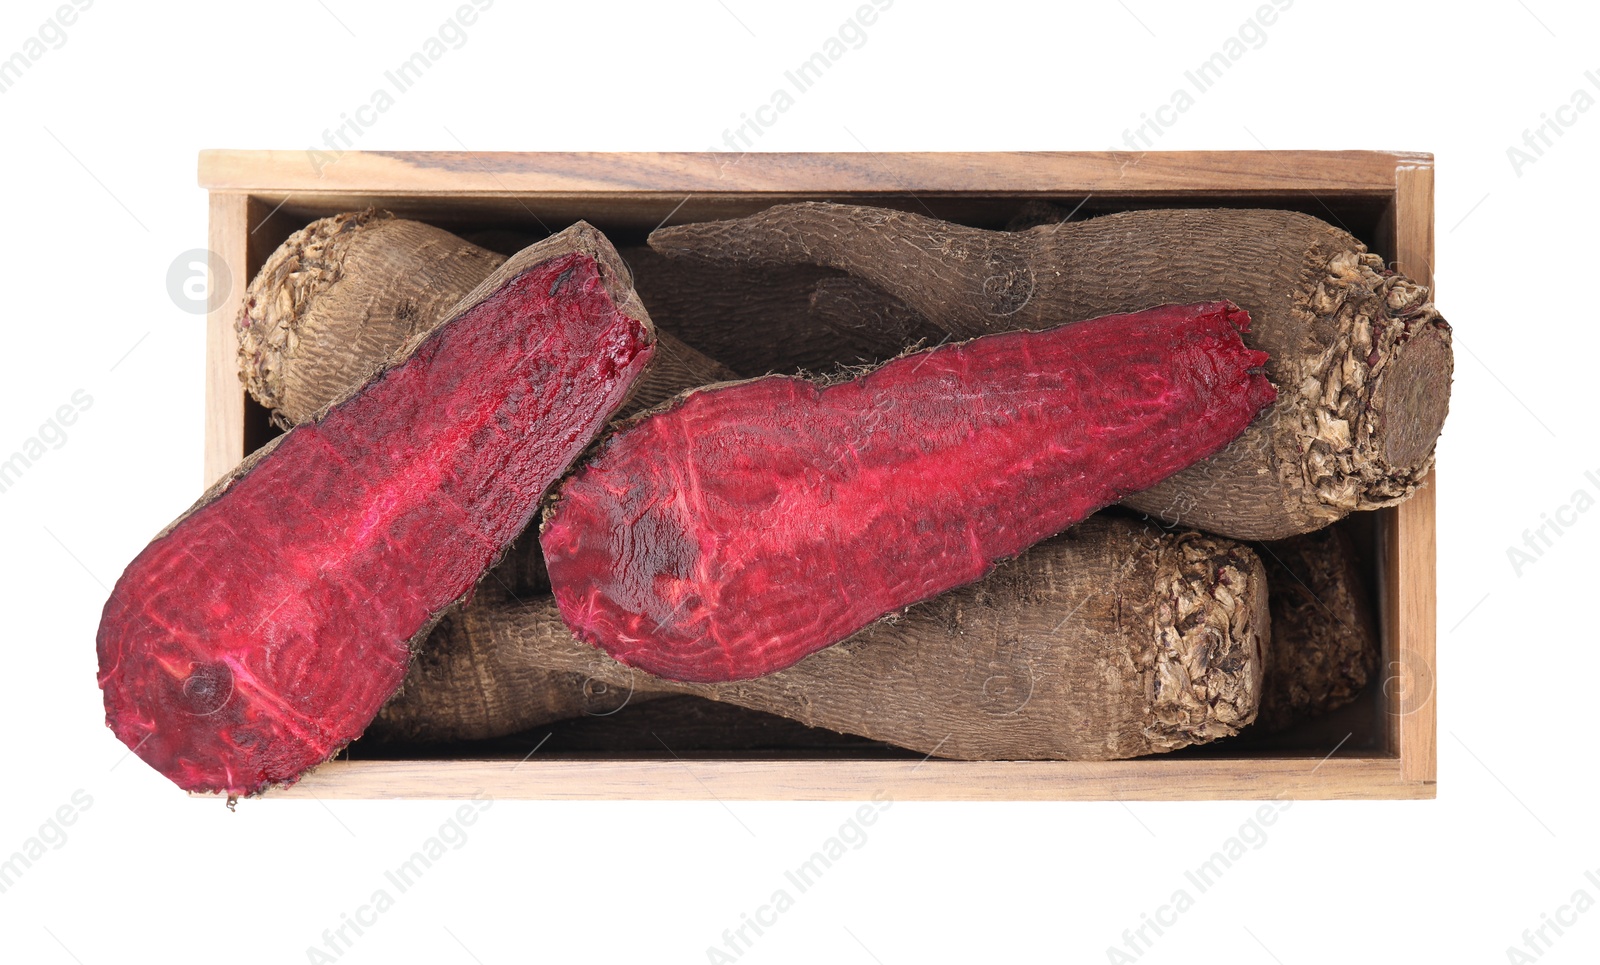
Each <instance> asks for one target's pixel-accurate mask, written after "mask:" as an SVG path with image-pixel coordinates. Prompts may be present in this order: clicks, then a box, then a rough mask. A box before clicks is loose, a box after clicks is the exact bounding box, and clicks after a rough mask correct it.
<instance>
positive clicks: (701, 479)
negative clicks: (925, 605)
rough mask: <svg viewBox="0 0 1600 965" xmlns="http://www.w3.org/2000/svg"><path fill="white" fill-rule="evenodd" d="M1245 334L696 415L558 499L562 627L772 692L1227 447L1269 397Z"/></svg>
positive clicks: (995, 359) (908, 365)
mask: <svg viewBox="0 0 1600 965" xmlns="http://www.w3.org/2000/svg"><path fill="white" fill-rule="evenodd" d="M1248 323H1249V316H1248V315H1247V314H1246V313H1245V312H1244V311H1243V310H1242V309H1239V308H1237V307H1236V306H1234V305H1232V304H1229V303H1226V302H1217V303H1210V304H1203V305H1188V306H1167V307H1162V308H1157V309H1152V310H1150V311H1145V312H1139V313H1137V314H1132V315H1114V316H1108V317H1106V318H1101V319H1096V320H1094V321H1089V322H1080V323H1076V324H1071V325H1064V326H1061V327H1059V328H1054V329H1050V330H1048V331H1043V332H1013V333H1008V334H1002V335H991V336H986V337H983V338H979V339H976V340H974V341H971V342H967V343H964V344H960V345H951V346H947V347H943V348H938V349H934V350H932V351H927V352H919V353H917V354H915V355H910V356H906V357H903V358H900V359H897V360H895V361H893V362H890V363H889V364H887V365H885V366H883V367H882V368H879V369H877V370H876V371H874V372H872V373H870V374H868V375H866V376H864V377H862V378H859V379H856V380H854V381H851V382H843V383H839V384H835V385H831V386H827V387H819V386H818V385H816V384H814V383H811V382H807V381H803V380H800V379H794V378H787V377H769V378H763V379H756V380H754V381H749V382H740V383H731V384H729V385H727V386H724V387H720V388H710V389H706V390H702V391H697V392H692V393H689V394H688V395H686V396H684V397H683V398H681V399H680V400H678V401H677V402H675V403H674V404H672V405H671V406H670V407H669V408H667V409H665V410H663V411H661V412H659V413H657V414H654V415H652V416H650V417H648V418H646V419H644V420H642V421H641V422H639V423H638V424H636V425H634V426H632V427H630V428H629V429H627V430H625V431H623V432H621V433H619V434H617V435H616V436H614V437H613V438H611V439H610V440H609V441H608V442H607V443H606V445H605V447H604V448H603V450H602V451H601V452H600V453H599V454H598V455H597V456H596V457H595V458H594V459H592V460H591V461H589V462H588V463H586V464H585V465H584V466H583V467H582V468H581V469H579V470H578V471H577V472H576V473H575V474H574V475H573V476H572V477H571V478H570V479H569V480H568V481H567V482H566V483H565V484H563V486H562V488H561V489H560V491H559V499H558V501H557V503H556V505H555V507H554V509H553V510H552V511H551V513H550V515H549V517H548V518H547V520H546V523H545V527H544V530H543V533H542V536H541V542H542V544H543V547H544V553H545V560H546V563H547V565H548V567H549V571H550V579H551V581H552V583H553V584H554V590H555V596H556V601H557V603H558V604H559V606H560V608H561V614H562V616H563V617H564V618H565V619H566V621H567V623H568V625H569V626H571V627H572V628H573V629H574V630H575V631H576V632H577V633H578V634H579V635H580V636H581V637H583V638H584V639H586V640H588V641H590V642H591V643H595V644H597V645H599V646H600V647H602V648H604V649H605V650H606V651H608V652H609V653H611V654H612V655H613V656H615V657H616V658H617V659H619V660H621V661H623V662H624V663H628V664H632V665H634V666H637V667H640V668H641V669H644V670H647V671H649V672H651V673H654V674H657V675H660V676H663V677H667V678H670V679H674V680H685V681H697V682H714V681H723V680H739V679H745V678H749V677H755V676H760V675H762V674H766V673H770V672H772V671H775V670H780V669H782V668H784V667H787V666H789V665H790V664H792V663H794V662H795V661H797V660H799V659H800V658H802V657H804V656H806V655H807V654H809V653H813V652H815V651H817V650H820V649H822V648H823V647H826V646H829V645H830V644H833V643H836V642H838V641H840V640H843V639H845V638H846V637H848V636H850V635H851V634H852V633H854V632H855V631H857V630H859V629H861V628H862V627H865V626H866V625H868V624H870V623H872V622H873V621H874V620H877V619H879V618H880V617H882V616H884V615H886V614H888V613H891V612H893V611H895V610H898V609H900V608H902V607H905V606H907V605H909V604H912V603H916V602H918V601H921V600H926V599H928V598H930V597H932V596H934V595H936V594H938V593H941V592H943V591H945V590H948V589H951V588H953V587H957V586H961V585H964V584H967V583H971V582H973V581H975V580H978V579H980V578H982V577H983V576H984V574H985V573H987V572H988V571H989V570H990V568H991V567H992V566H993V565H994V563H995V562H997V561H999V560H1001V559H1004V558H1006V557H1010V556H1014V555H1016V554H1017V553H1020V552H1021V551H1022V550H1024V549H1026V548H1027V547H1029V546H1031V545H1033V544H1034V543H1036V542H1038V541H1039V540H1041V539H1044V538H1046V537H1049V536H1051V535H1053V534H1055V533H1058V532H1060V531H1061V530H1063V529H1065V528H1066V527H1068V526H1070V525H1071V524H1073V523H1075V522H1077V521H1079V520H1081V519H1083V518H1084V517H1086V516H1088V515H1089V514H1090V513H1092V512H1094V511H1095V510H1096V509H1099V508H1101V507H1103V506H1106V505H1108V504H1110V503H1113V502H1116V501H1117V500H1118V499H1120V498H1122V497H1123V496H1126V495H1128V494H1130V493H1133V492H1137V491H1138V490H1140V489H1143V488H1145V487H1148V486H1150V485H1153V484H1154V483H1156V482H1158V481H1160V480H1161V479H1163V478H1164V477H1166V476H1168V475H1171V474H1172V473H1174V472H1177V471H1178V470H1180V469H1183V468H1184V467H1186V466H1188V465H1190V464H1192V463H1194V462H1196V461H1198V460H1200V459H1203V458H1205V457H1206V456H1209V455H1211V454H1212V453H1215V452H1216V451H1218V450H1219V449H1221V448H1222V447H1223V446H1225V445H1227V444H1228V442H1230V441H1231V440H1232V439H1233V438H1234V437H1235V436H1237V435H1238V434H1239V433H1240V432H1241V431H1243V430H1244V428H1245V426H1246V425H1248V424H1249V422H1250V421H1251V420H1252V419H1253V418H1254V417H1255V416H1256V414H1257V413H1258V412H1259V411H1260V410H1261V408H1262V407H1263V406H1265V405H1267V404H1268V403H1269V402H1271V401H1272V399H1273V398H1274V395H1275V392H1274V390H1273V388H1272V386H1271V384H1270V383H1269V382H1268V381H1267V379H1266V376H1264V375H1262V374H1260V373H1259V372H1257V371H1251V370H1252V369H1255V368H1256V367H1258V366H1260V365H1261V364H1262V363H1263V362H1264V361H1265V360H1266V355H1265V353H1262V352H1256V351H1252V350H1250V349H1247V348H1245V346H1244V343H1243V342H1242V341H1241V340H1240V338H1239V332H1240V331H1241V330H1244V328H1245V327H1246V326H1247V325H1248Z"/></svg>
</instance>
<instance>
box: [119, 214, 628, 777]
mask: <svg viewBox="0 0 1600 965" xmlns="http://www.w3.org/2000/svg"><path fill="white" fill-rule="evenodd" d="M541 251H547V252H550V254H540V255H537V257H536V256H535V255H536V254H537V253H536V252H535V249H530V250H529V252H525V253H524V255H529V257H528V258H524V257H523V256H519V257H518V258H517V259H513V261H512V263H508V265H507V266H506V267H505V268H504V269H502V274H497V275H496V276H494V277H493V278H491V279H490V280H489V281H488V282H486V283H485V287H484V288H480V289H479V291H478V292H477V293H475V294H474V295H472V296H468V299H467V300H466V301H464V302H463V308H460V309H458V312H459V314H458V315H457V317H456V318H455V319H454V320H452V321H450V322H448V323H446V324H445V325H443V326H441V327H440V328H438V329H435V330H434V331H433V332H432V333H431V334H430V335H428V336H427V337H426V338H425V339H423V340H422V341H420V342H419V343H417V344H416V347H415V349H414V351H413V352H412V353H411V354H409V356H406V357H404V358H403V360H402V361H399V362H398V363H397V364H396V365H395V366H394V367H392V368H390V369H388V370H386V371H385V372H383V373H381V374H380V375H379V376H378V377H376V378H375V379H374V380H373V381H372V382H370V383H368V384H367V385H366V386H365V387H363V388H362V389H360V390H359V391H358V392H356V393H354V394H352V395H351V396H349V397H348V398H346V399H344V400H343V401H341V402H337V403H335V404H334V405H333V406H332V407H330V408H329V409H328V411H327V412H326V413H325V414H323V415H322V416H321V418H319V419H316V420H314V421H311V422H308V423H305V424H303V425H301V426H299V427H297V428H295V429H293V430H291V431H290V432H289V433H288V434H287V435H285V436H283V437H281V439H280V440H278V442H277V443H276V444H275V445H274V446H272V447H270V448H269V449H268V450H265V451H263V453H260V454H258V455H257V456H256V457H252V459H250V460H247V462H246V463H245V464H244V465H243V466H241V467H240V470H238V471H237V472H236V473H235V475H234V476H233V477H231V478H230V479H229V480H227V481H225V482H224V483H223V484H220V485H219V487H217V488H214V489H213V491H212V492H211V493H208V494H207V496H206V497H203V498H202V500H201V502H200V503H199V504H197V505H196V507H195V508H194V509H192V510H191V511H190V512H189V513H188V514H186V515H185V516H184V517H182V518H180V519H179V520H178V521H177V522H176V523H174V524H173V525H172V526H171V527H169V528H168V529H167V531H166V532H164V533H162V534H161V535H160V536H158V537H157V538H156V539H155V541H154V542H152V543H151V544H150V545H149V546H148V547H147V548H146V549H145V550H144V551H143V552H142V553H141V554H140V555H139V556H138V557H137V558H136V559H135V560H134V561H133V562H132V563H131V564H130V565H129V566H128V568H127V570H126V571H125V572H124V573H123V574H122V577H121V579H119V580H118V581H117V585H116V588H115V589H114V590H113V591H112V594H111V598H110V600H109V601H107V603H106V607H105V612H104V614H103V616H102V618H101V624H100V632H99V638H98V649H99V656H100V685H101V687H102V688H103V690H104V691H105V704H106V720H107V724H108V725H109V726H110V727H111V729H112V730H113V731H114V732H115V733H116V735H117V737H118V738H120V739H121V740H122V741H123V742H124V743H125V744H127V745H128V746H129V747H131V748H134V750H135V751H136V752H137V753H138V755H139V756H140V757H142V758H143V759H144V760H146V761H147V762H149V763H150V764H151V765H152V766H153V767H155V768H156V769H157V770H159V771H160V772H161V773H163V774H165V775H166V776H168V777H169V778H171V779H172V780H173V781H174V782H175V783H177V784H178V785H179V786H180V787H182V788H184V789H186V790H191V791H225V792H227V793H229V794H248V793H254V792H256V791H259V790H262V789H263V788H265V787H267V786H269V785H271V784H275V783H283V782H289V781H292V780H294V779H295V778H296V777H298V776H299V775H300V774H301V773H302V772H303V771H304V770H305V769H307V768H308V767H311V766H313V765H315V764H317V763H320V762H321V761H323V760H326V759H327V758H328V757H329V756H331V755H332V754H333V753H334V752H336V751H337V750H338V748H340V747H341V746H343V745H344V744H345V743H347V742H349V741H350V740H352V739H354V738H355V737H357V736H359V735H360V733H361V732H362V730H363V729H365V727H366V726H367V724H368V723H369V722H370V721H371V720H372V718H373V716H374V715H375V714H376V713H377V711H378V709H379V708H380V707H381V706H382V704H383V702H384V701H385V700H387V699H388V698H389V697H390V696H391V695H392V694H393V693H394V692H395V691H396V690H397V689H398V688H399V686H400V683H401V680H402V678H403V677H404V675H405V673H406V669H407V665H408V662H409V659H410V656H411V644H412V642H413V641H414V640H416V639H417V638H418V637H419V636H420V635H421V634H423V633H425V632H426V631H427V630H428V629H429V628H430V627H431V626H432V625H433V623H434V622H435V621H436V620H437V619H438V618H439V616H440V615H441V614H442V613H443V612H444V611H445V610H446V609H447V608H448V607H450V606H451V605H452V604H453V603H455V602H457V601H458V600H460V599H462V598H463V597H464V596H466V595H467V594H468V593H470V591H471V590H472V588H473V586H474V585H475V584H476V582H477V581H478V579H479V578H480V577H481V576H482V575H483V573H484V571H485V570H486V569H487V568H488V567H489V566H490V565H491V564H492V563H493V562H494V561H495V559H496V558H497V557H498V556H499V555H500V554H501V553H502V552H503V551H504V549H505V547H506V546H507V545H508V544H509V543H510V542H511V540H512V539H513V538H514V537H515V536H516V535H517V533H518V532H520V531H521V530H522V529H523V528H524V526H526V525H527V523H528V522H529V520H530V519H531V518H532V516H533V513H534V512H535V510H536V508H537V505H538V501H539V500H540V498H541V497H542V496H543V494H544V493H545V491H546V490H547V488H548V487H549V486H550V485H551V483H552V482H553V481H554V480H556V479H558V478H559V477H560V475H561V474H562V473H563V472H565V471H566V469H567V467H568V466H569V464H570V463H571V461H572V460H573V459H575V458H576V457H577V456H578V455H579V454H580V453H581V452H582V451H583V449H584V448H585V447H586V446H587V445H588V444H589V442H590V441H591V440H592V439H593V437H594V435H595V434H596V433H597V432H598V431H599V429H600V427H601V426H603V425H604V424H605V422H606V420H607V419H608V418H609V417H610V416H611V415H612V413H613V412H614V411H615V410H616V409H617V407H618V406H619V405H621V404H622V403H623V401H624V400H625V399H626V398H627V396H628V394H629V391H630V389H631V386H632V384H633V382H634V380H635V379H636V378H637V377H638V375H639V373H640V371H641V370H642V369H643V368H644V366H645V365H646V363H647V362H648V361H649V359H650V357H651V354H652V352H653V336H652V330H651V328H650V323H649V318H648V316H647V315H646V314H645V313H644V312H643V311H642V309H640V308H639V306H638V302H637V300H636V299H634V298H633V296H632V292H631V289H628V288H627V286H626V283H625V282H623V283H620V285H619V283H618V282H617V281H616V274H617V269H618V265H619V264H620V263H618V262H615V252H614V251H611V250H610V246H609V245H608V244H607V243H606V242H605V240H604V238H602V237H600V236H599V234H598V232H595V231H594V230H593V229H591V228H589V227H588V226H586V225H580V226H578V227H575V228H573V229H569V231H568V232H564V233H563V234H562V235H560V236H557V237H556V238H553V239H551V243H549V247H548V248H544V249H541ZM597 259H598V260H597ZM619 294H620V295H622V296H623V297H618V296H619ZM469 305H470V306H471V307H465V306H469Z"/></svg>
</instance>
